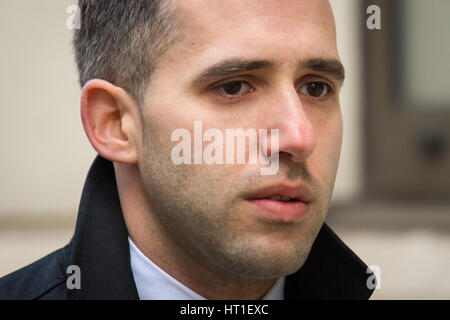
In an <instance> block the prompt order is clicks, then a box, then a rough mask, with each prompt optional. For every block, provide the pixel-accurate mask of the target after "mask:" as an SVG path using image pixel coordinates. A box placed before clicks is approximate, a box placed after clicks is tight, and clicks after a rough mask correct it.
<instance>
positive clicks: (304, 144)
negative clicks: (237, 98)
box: [269, 88, 317, 162]
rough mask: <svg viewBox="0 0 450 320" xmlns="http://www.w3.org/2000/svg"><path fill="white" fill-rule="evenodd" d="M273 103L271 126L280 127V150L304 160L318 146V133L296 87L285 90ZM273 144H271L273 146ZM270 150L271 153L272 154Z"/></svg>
mask: <svg viewBox="0 0 450 320" xmlns="http://www.w3.org/2000/svg"><path fill="white" fill-rule="evenodd" d="M275 101H276V103H274V104H272V106H271V108H270V110H271V114H270V117H271V120H270V128H271V129H279V146H278V149H279V150H278V152H279V153H280V155H281V153H287V154H289V155H290V156H291V158H292V160H293V161H296V162H303V161H305V160H306V159H307V158H308V157H309V156H310V155H311V153H312V152H313V151H314V149H315V148H316V143H317V141H316V134H315V131H314V127H313V125H312V124H311V122H310V120H309V119H308V116H307V114H306V111H305V108H304V105H303V104H302V102H301V100H300V97H299V95H298V93H297V91H296V90H295V88H289V89H288V90H286V89H285V90H283V93H282V94H279V95H277V98H276V100H275ZM271 145H272V144H269V146H271ZM272 151H276V150H270V153H269V154H272Z"/></svg>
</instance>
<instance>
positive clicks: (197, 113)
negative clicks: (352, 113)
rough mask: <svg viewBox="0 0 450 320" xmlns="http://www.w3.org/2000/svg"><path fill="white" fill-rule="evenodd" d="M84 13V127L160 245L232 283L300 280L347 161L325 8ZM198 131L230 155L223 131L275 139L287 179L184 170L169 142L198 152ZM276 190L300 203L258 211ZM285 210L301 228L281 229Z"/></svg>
mask: <svg viewBox="0 0 450 320" xmlns="http://www.w3.org/2000/svg"><path fill="white" fill-rule="evenodd" d="M112 3H114V4H112ZM80 4H81V10H82V21H81V22H82V25H81V30H79V31H78V32H77V35H76V37H75V47H76V52H77V62H78V65H79V68H80V72H81V82H82V85H83V86H84V88H83V94H82V112H81V113H82V119H83V124H84V127H85V130H86V133H87V135H88V137H89V140H90V141H91V143H92V145H93V146H94V148H95V149H96V150H97V151H98V152H99V153H100V154H101V155H102V156H104V157H105V158H107V159H110V160H111V161H114V163H115V165H116V166H115V168H116V171H118V172H119V173H118V177H119V178H118V184H119V189H126V188H128V187H130V188H131V187H132V186H131V185H134V187H133V188H134V189H133V190H138V192H136V194H137V193H142V194H143V195H144V196H145V202H146V203H145V208H146V210H145V212H146V213H145V214H146V215H148V216H149V217H151V220H152V223H153V225H152V234H153V235H155V233H158V234H159V235H160V236H159V241H160V242H161V241H167V243H169V242H170V243H172V244H173V245H174V246H177V247H178V248H180V249H181V250H182V251H183V252H185V253H186V252H187V253H188V254H189V255H190V256H191V257H192V258H193V259H197V260H199V261H203V262H205V263H207V264H208V265H210V266H212V267H213V268H216V269H217V270H221V271H222V272H226V273H229V274H231V275H233V276H235V277H240V278H251V279H272V278H276V277H278V276H281V275H287V274H291V273H293V272H295V271H297V270H298V269H299V268H300V267H301V266H302V265H303V263H304V262H305V260H306V258H307V256H308V254H309V251H310V249H311V246H312V244H313V242H314V240H315V238H316V236H317V234H318V231H319V230H320V227H321V226H322V224H323V222H324V220H325V217H326V213H327V210H328V207H329V202H330V198H331V194H332V190H333V186H334V180H335V176H336V171H337V167H338V162H339V155H340V149H341V139H342V119H341V112H340V105H339V90H340V87H341V85H342V81H343V68H342V66H341V63H340V59H339V56H338V52H337V48H336V35H335V26H334V19H333V15H332V12H331V8H330V6H329V4H328V2H327V1H325V0H317V1H310V0H302V1H289V0H282V1H270V0H267V1H266V0H263V1H261V0H258V1H256V0H255V1H252V0H250V1H239V0H230V1H226V2H224V1H220V0H210V1H208V4H207V6H206V5H205V2H204V1H202V0H183V1H170V0H167V1H138V0H134V1H127V2H119V1H85V0H80ZM89 10H92V11H91V12H90V13H87V12H89ZM95 17H97V18H95ZM91 79H95V80H91ZM194 121H201V122H202V126H203V127H202V130H203V131H202V132H205V131H207V130H208V129H216V131H215V132H221V133H223V137H224V139H223V152H224V153H225V152H226V148H227V146H226V143H225V142H226V139H225V136H226V130H227V129H237V128H242V129H244V130H247V129H255V130H256V131H258V130H259V129H267V130H268V131H269V132H270V130H271V129H278V130H279V135H278V139H279V146H278V150H271V151H272V152H276V153H277V155H278V159H279V168H278V171H277V172H276V174H273V175H261V171H260V169H261V166H262V164H261V163H257V164H255V163H249V162H248V161H245V163H240V164H236V163H234V164H226V163H224V164H218V163H214V164H207V163H205V162H201V163H197V164H194V161H192V162H191V164H175V163H174V162H173V160H172V149H173V147H174V146H175V145H176V144H177V142H174V141H172V139H171V138H172V133H173V132H174V131H175V130H177V129H186V130H187V132H189V133H190V134H191V135H190V136H191V137H192V140H194V136H195V133H194ZM269 139H274V137H272V136H270V137H269ZM192 143H194V142H193V141H192ZM208 144H209V142H203V148H205V147H206V146H207V145H208ZM249 144H250V142H249ZM269 145H270V144H269ZM189 151H191V154H192V155H193V154H194V153H195V151H194V147H192V150H191V147H189ZM185 152H186V150H185ZM216 152H217V151H216ZM246 159H248V158H246ZM120 172H122V174H121V173H120ZM130 175H132V177H133V178H132V179H130V178H129V176H130ZM267 190H269V191H270V192H273V193H277V192H285V191H286V190H288V191H287V193H288V194H289V193H290V192H294V193H295V194H297V192H299V194H301V195H302V196H294V195H292V198H296V199H294V200H295V201H297V202H299V203H297V207H294V205H293V204H286V203H281V204H280V205H279V204H277V203H275V206H278V205H279V206H278V207H277V208H276V209H274V210H271V209H270V208H269V207H270V206H272V204H273V203H272V202H270V201H274V200H269V202H267V201H266V202H264V201H262V200H256V199H260V198H261V197H267V196H268V195H267V194H266V193H267V192H266V191H267ZM277 190H281V191H277ZM282 190H284V191H282ZM274 195H275V194H274ZM135 196H136V195H135ZM136 197H138V196H136ZM131 198H132V197H131ZM131 198H129V199H128V200H126V199H122V198H121V201H129V202H132V201H133V200H132V199H131ZM130 199H131V200H130ZM136 202H137V200H136ZM263 202H264V203H263ZM268 208H269V209H268ZM279 208H287V210H288V211H294V212H295V211H296V210H297V211H299V212H300V214H293V215H279V216H277V212H279ZM142 219H145V218H142ZM127 226H128V227H129V228H130V226H129V225H128V223H127ZM149 237H152V235H151V234H149ZM161 245H164V242H161Z"/></svg>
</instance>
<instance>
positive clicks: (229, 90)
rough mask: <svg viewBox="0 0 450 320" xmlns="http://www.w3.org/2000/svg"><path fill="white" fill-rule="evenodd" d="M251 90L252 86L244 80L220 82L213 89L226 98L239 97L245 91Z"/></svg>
mask: <svg viewBox="0 0 450 320" xmlns="http://www.w3.org/2000/svg"><path fill="white" fill-rule="evenodd" d="M253 90H254V89H253V87H252V86H250V84H248V83H247V82H244V81H231V82H227V83H224V84H221V85H219V86H217V87H216V88H215V91H217V92H218V93H219V94H220V95H223V96H225V97H227V98H236V97H240V96H242V95H244V94H246V93H249V92H252V91H253Z"/></svg>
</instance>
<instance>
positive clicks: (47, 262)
mask: <svg viewBox="0 0 450 320" xmlns="http://www.w3.org/2000/svg"><path fill="white" fill-rule="evenodd" d="M70 265H77V266H79V267H80V270H81V289H71V290H70V289H68V287H67V285H66V282H67V278H68V277H69V276H71V273H67V268H68V266H70ZM370 276H371V274H368V273H367V266H366V265H365V264H364V263H363V262H362V261H361V260H360V259H359V258H358V257H357V256H356V255H355V254H354V253H353V252H352V251H351V250H350V249H349V248H348V247H347V246H346V245H345V244H344V243H343V242H342V241H341V240H340V239H339V238H338V237H337V236H336V234H335V233H334V232H333V231H332V230H331V229H330V228H329V227H328V226H327V225H326V224H324V225H323V226H322V229H321V230H320V232H319V234H318V236H317V238H316V240H315V242H314V244H313V247H312V249H311V252H310V254H309V256H308V259H307V260H306V262H305V264H304V265H303V267H302V268H301V269H300V270H299V271H297V272H296V273H294V274H292V275H289V276H287V277H286V282H285V292H284V293H285V298H286V299H368V298H369V297H370V296H371V294H372V292H373V289H369V288H368V287H367V280H368V278H369V277H370ZM0 299H139V296H138V293H137V289H136V285H135V283H134V279H133V274H132V271H131V266H130V253H129V246H128V232H127V229H126V226H125V222H124V219H123V215H122V210H121V207H120V202H119V196H118V193H117V186H116V180H115V175H114V167H113V164H112V162H110V161H108V160H105V159H103V158H102V157H100V156H98V157H97V159H96V160H95V161H94V163H93V165H92V167H91V169H90V170H89V174H88V176H87V179H86V183H85V186H84V188H83V194H82V197H81V202H80V208H79V212H78V217H77V223H76V229H75V234H74V236H73V237H72V239H71V241H70V243H69V244H68V245H66V246H65V247H64V248H62V249H59V250H57V251H55V252H53V253H51V254H49V255H47V256H46V257H44V258H42V259H40V260H38V261H36V262H34V263H33V264H31V265H29V266H27V267H24V268H22V269H20V270H18V271H16V272H14V273H11V274H9V275H7V276H5V277H3V278H1V279H0Z"/></svg>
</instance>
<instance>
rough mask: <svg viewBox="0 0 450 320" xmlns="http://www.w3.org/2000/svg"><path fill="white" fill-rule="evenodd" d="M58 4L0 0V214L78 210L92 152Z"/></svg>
mask: <svg viewBox="0 0 450 320" xmlns="http://www.w3.org/2000/svg"><path fill="white" fill-rule="evenodd" d="M74 2H75V0H73V1H63V0H39V1H30V0H1V1H0V30H1V31H0V44H1V50H0V70H1V73H2V75H1V77H0V99H1V100H0V110H1V117H0V137H1V142H0V147H1V157H0V199H1V200H0V214H1V215H10V214H43V213H46V214H47V213H51V214H57V213H60V214H68V215H72V214H74V213H76V210H77V208H78V201H79V197H80V194H81V189H82V186H83V181H84V179H85V175H86V172H87V170H88V168H89V165H90V162H91V160H92V159H93V158H94V154H95V153H94V152H93V149H92V148H91V147H90V145H89V142H88V140H87V139H86V138H85V136H84V133H83V130H82V126H81V120H80V116H79V93H80V89H79V86H78V84H77V73H76V68H75V63H74V59H73V54H72V50H71V44H70V42H71V34H72V32H71V31H70V30H69V29H68V28H67V27H66V20H67V18H68V16H69V15H68V14H67V13H66V8H67V6H68V5H70V4H72V3H74Z"/></svg>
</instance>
